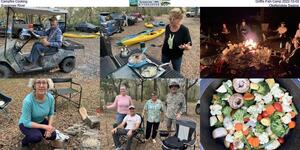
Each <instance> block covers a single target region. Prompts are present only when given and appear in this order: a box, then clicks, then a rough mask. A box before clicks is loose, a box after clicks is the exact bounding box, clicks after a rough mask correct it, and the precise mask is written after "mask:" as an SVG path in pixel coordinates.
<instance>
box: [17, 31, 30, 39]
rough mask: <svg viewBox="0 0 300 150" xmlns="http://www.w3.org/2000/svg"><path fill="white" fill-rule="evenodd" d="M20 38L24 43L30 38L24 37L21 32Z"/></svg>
mask: <svg viewBox="0 0 300 150" xmlns="http://www.w3.org/2000/svg"><path fill="white" fill-rule="evenodd" d="M18 38H19V39H20V40H22V41H25V40H27V39H28V37H27V36H24V35H22V32H19V34H18Z"/></svg>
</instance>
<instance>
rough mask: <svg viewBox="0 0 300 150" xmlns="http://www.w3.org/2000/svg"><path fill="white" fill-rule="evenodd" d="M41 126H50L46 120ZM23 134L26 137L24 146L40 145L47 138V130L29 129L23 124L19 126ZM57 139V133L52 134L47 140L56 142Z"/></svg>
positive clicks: (23, 142)
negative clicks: (30, 144)
mask: <svg viewBox="0 0 300 150" xmlns="http://www.w3.org/2000/svg"><path fill="white" fill-rule="evenodd" d="M40 124H45V125H48V120H47V119H45V120H44V121H43V122H41V123H40ZM19 127H20V130H21V132H22V133H23V134H24V135H25V137H24V139H23V140H22V145H28V144H29V143H38V142H40V141H41V140H42V138H43V137H45V135H44V134H45V130H44V129H37V128H27V127H25V126H24V125H23V123H21V124H20V125H19ZM55 139H56V132H55V131H54V132H52V134H51V136H50V137H48V138H46V140H55Z"/></svg>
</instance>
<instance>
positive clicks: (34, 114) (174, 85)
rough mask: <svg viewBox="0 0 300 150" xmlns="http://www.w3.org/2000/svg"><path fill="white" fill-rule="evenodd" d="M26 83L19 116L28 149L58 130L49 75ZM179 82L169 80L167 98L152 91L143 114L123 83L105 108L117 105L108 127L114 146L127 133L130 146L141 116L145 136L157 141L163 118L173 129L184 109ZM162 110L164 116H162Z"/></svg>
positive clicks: (170, 128) (184, 102)
mask: <svg viewBox="0 0 300 150" xmlns="http://www.w3.org/2000/svg"><path fill="white" fill-rule="evenodd" d="M28 85H29V87H30V88H32V92H30V93H29V94H28V95H26V97H25V99H24V100H23V105H22V114H21V116H20V119H19V128H20V130H21V132H22V133H23V134H24V135H25V137H24V139H23V140H22V149H29V145H30V144H34V143H38V142H40V141H41V140H42V139H43V138H45V139H46V140H56V139H57V133H56V129H55V128H54V126H53V122H54V109H55V108H54V106H55V105H54V103H55V100H54V97H53V96H52V95H51V94H50V93H49V92H48V91H49V89H52V88H53V86H54V84H53V82H52V80H51V79H30V81H29V84H28ZM179 88H180V85H179V83H178V82H176V81H173V82H171V83H170V84H169V89H170V92H169V93H168V94H167V96H166V102H165V103H163V102H162V101H161V100H160V99H158V95H157V94H156V92H152V94H151V98H150V99H149V100H147V101H146V103H145V105H144V108H143V111H142V114H141V115H139V114H137V113H136V111H135V108H136V107H135V106H134V104H133V101H132V99H131V97H130V96H128V95H127V94H126V87H125V86H121V87H120V94H119V95H118V96H116V97H115V100H114V102H113V103H112V104H111V105H108V106H105V108H106V109H113V108H117V113H116V118H115V122H116V124H117V126H116V127H115V128H113V129H112V130H111V132H112V137H113V140H114V143H115V147H116V149H120V148H121V143H120V137H121V136H122V135H127V136H128V140H127V145H126V147H127V149H130V146H131V142H132V138H133V137H134V136H135V134H137V132H136V131H137V129H139V128H140V126H141V123H142V119H145V121H146V122H147V124H146V136H145V138H146V139H145V141H148V140H149V139H150V137H151V138H152V142H153V143H156V140H155V138H156V135H157V132H158V128H159V126H160V124H161V122H162V120H163V119H164V121H165V125H166V128H167V130H168V131H172V128H173V129H175V126H176V125H175V122H176V120H178V119H180V118H181V115H182V114H183V113H184V112H186V101H185V97H184V95H183V94H182V93H180V92H179V91H178V89H179ZM163 114H164V116H163Z"/></svg>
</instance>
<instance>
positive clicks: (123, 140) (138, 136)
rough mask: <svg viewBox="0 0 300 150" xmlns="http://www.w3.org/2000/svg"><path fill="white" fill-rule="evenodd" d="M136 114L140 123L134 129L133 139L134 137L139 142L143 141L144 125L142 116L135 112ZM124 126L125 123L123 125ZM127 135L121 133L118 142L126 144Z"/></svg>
mask: <svg viewBox="0 0 300 150" xmlns="http://www.w3.org/2000/svg"><path fill="white" fill-rule="evenodd" d="M136 114H137V115H139V116H140V117H141V124H140V127H139V128H138V129H137V130H136V131H135V133H134V135H133V139H136V140H137V141H138V142H139V143H145V141H144V139H145V136H144V135H145V134H144V133H145V125H144V118H143V117H142V115H141V114H138V113H136ZM125 127H126V125H125ZM125 127H124V128H125ZM127 139H128V137H127V135H123V136H121V137H120V142H121V144H122V145H123V144H126V142H127Z"/></svg>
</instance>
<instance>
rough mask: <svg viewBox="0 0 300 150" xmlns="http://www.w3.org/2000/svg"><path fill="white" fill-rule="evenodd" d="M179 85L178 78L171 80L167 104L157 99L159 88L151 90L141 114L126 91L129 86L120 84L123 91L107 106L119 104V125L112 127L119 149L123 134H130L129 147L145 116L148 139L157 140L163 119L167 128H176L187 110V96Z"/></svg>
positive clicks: (146, 137) (117, 117)
mask: <svg viewBox="0 0 300 150" xmlns="http://www.w3.org/2000/svg"><path fill="white" fill-rule="evenodd" d="M179 88H180V85H179V83H178V82H176V81H173V82H171V83H170V84H169V89H170V92H169V93H168V95H167V97H166V103H165V104H164V103H163V102H162V101H161V100H160V99H158V95H157V94H156V92H152V94H151V99H149V100H147V101H146V103H145V105H144V108H143V111H142V114H141V115H139V114H137V113H136V111H135V106H134V105H133V102H132V99H131V97H130V96H128V95H127V94H126V87H125V86H122V87H120V95H118V96H116V98H115V100H114V102H113V104H111V105H108V106H105V108H106V109H112V108H117V113H116V119H115V122H116V123H117V124H118V125H117V126H116V127H115V128H113V129H112V130H111V132H112V136H113V140H114V143H115V147H116V149H117V150H119V149H121V142H120V137H121V136H122V135H127V137H128V140H127V143H126V144H127V145H126V149H130V147H131V143H132V138H133V137H134V135H135V134H137V132H136V130H137V129H139V128H140V126H141V123H142V122H141V121H142V119H145V120H146V122H147V123H146V135H145V141H148V140H149V139H150V137H151V138H152V142H153V143H156V140H155V138H156V136H157V133H158V128H159V126H160V124H161V122H162V121H163V120H164V121H165V125H166V128H167V130H168V131H171V130H172V128H173V129H175V124H176V123H175V122H176V120H178V119H180V118H181V115H182V114H183V113H184V112H186V102H185V97H184V95H183V94H182V93H180V92H178V89H179ZM163 114H165V116H163ZM146 116H147V117H146Z"/></svg>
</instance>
